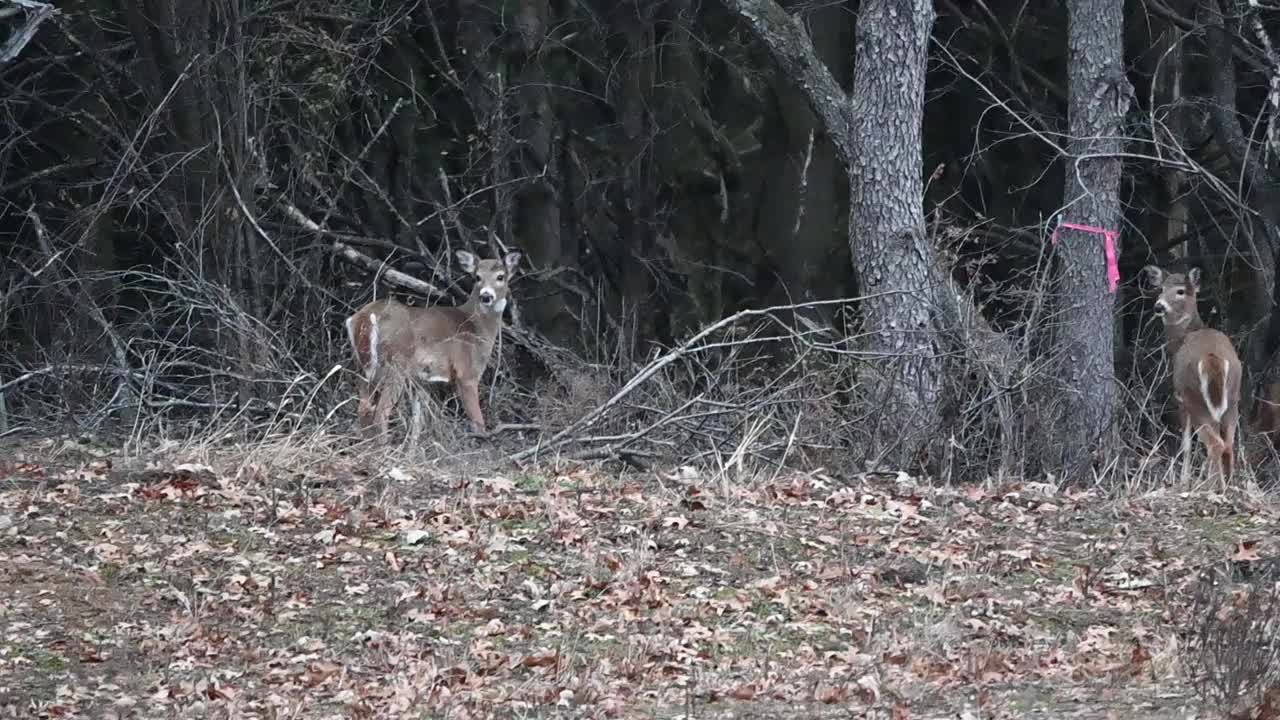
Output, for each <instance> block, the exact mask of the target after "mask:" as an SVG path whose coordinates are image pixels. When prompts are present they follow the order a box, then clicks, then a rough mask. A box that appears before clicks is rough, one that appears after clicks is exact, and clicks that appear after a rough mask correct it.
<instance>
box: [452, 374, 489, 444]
mask: <svg viewBox="0 0 1280 720" xmlns="http://www.w3.org/2000/svg"><path fill="white" fill-rule="evenodd" d="M458 396H459V397H461V398H462V408H463V409H464V410H466V411H467V417H468V418H470V419H471V429H472V431H473V432H475V433H476V434H477V435H483V434H484V433H485V427H484V413H482V412H480V381H479V380H469V379H468V380H462V379H459V380H458Z"/></svg>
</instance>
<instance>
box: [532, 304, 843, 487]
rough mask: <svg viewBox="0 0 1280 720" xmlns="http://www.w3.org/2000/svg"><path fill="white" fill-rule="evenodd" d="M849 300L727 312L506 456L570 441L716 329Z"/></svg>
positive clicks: (534, 451) (538, 450) (537, 451)
mask: <svg viewBox="0 0 1280 720" xmlns="http://www.w3.org/2000/svg"><path fill="white" fill-rule="evenodd" d="M851 302H854V299H852V298H841V299H837V300H818V301H814V302H806V303H792V304H790V305H774V306H772V307H767V308H759V309H751V310H742V311H740V312H737V313H734V314H733V315H730V316H729V317H727V318H724V319H722V320H719V321H717V322H715V323H712V324H711V325H708V326H707V327H705V328H703V329H702V330H700V331H698V332H697V333H696V334H695V335H693V336H692V337H690V338H689V339H688V340H686V341H684V342H683V343H681V344H680V346H679V347H677V348H675V349H673V350H671V351H670V352H668V353H667V354H665V355H663V356H661V357H659V358H658V359H656V360H654V361H653V362H651V363H649V364H648V365H646V366H645V367H644V368H642V369H641V370H640V371H639V372H637V373H636V374H635V375H634V376H632V378H631V379H630V380H628V381H627V384H625V385H623V386H622V388H621V389H620V390H618V392H616V393H614V394H613V396H612V397H610V398H609V399H608V400H606V401H605V402H604V403H602V404H601V405H599V406H597V407H596V408H595V409H594V410H592V411H591V412H589V413H587V414H586V415H583V416H582V417H580V418H578V419H577V420H575V421H574V422H572V423H570V424H569V425H568V426H567V427H565V428H564V429H563V430H560V431H559V432H557V433H556V434H555V435H552V436H551V439H550V440H548V441H547V443H546V444H542V443H539V444H537V445H534V446H533V447H530V448H526V449H524V450H521V451H520V452H518V453H515V454H513V455H509V456H508V459H509V460H511V461H513V462H520V461H521V460H525V459H527V458H529V457H532V456H534V455H537V454H538V453H539V452H542V451H543V450H553V449H555V448H558V447H561V446H563V445H565V444H567V443H569V442H572V441H573V437H572V436H573V434H574V433H576V432H577V431H578V430H580V429H582V428H584V427H588V426H590V425H591V424H593V423H594V422H595V421H596V420H599V419H600V417H601V416H603V415H604V414H605V413H606V412H608V411H609V409H610V408H612V407H613V406H615V405H617V404H618V403H619V402H621V401H622V400H623V398H625V397H627V396H628V395H630V394H631V393H632V392H633V391H635V390H636V389H637V388H639V387H640V386H641V385H643V384H644V383H645V382H646V381H648V380H649V379H650V378H652V377H653V376H654V375H656V374H658V372H659V371H660V370H662V369H663V368H665V367H666V366H668V365H670V364H671V363H673V362H675V361H676V360H679V359H680V358H681V357H683V356H685V355H687V354H688V353H689V352H690V351H691V349H693V348H694V346H695V345H697V344H698V343H699V342H701V341H702V340H703V339H704V338H706V337H708V336H709V335H711V334H712V333H715V332H716V331H718V330H721V329H723V328H725V327H728V326H730V325H733V324H734V323H737V322H738V321H739V320H742V319H743V318H749V317H758V316H768V315H773V314H774V313H778V312H784V311H788V310H798V309H801V308H813V307H822V306H825V305H847V304H849V303H851Z"/></svg>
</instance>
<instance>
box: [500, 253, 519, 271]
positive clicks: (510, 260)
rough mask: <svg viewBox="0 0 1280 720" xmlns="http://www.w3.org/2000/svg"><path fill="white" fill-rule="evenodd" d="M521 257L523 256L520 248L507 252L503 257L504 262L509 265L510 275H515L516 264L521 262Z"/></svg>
mask: <svg viewBox="0 0 1280 720" xmlns="http://www.w3.org/2000/svg"><path fill="white" fill-rule="evenodd" d="M521 257H523V256H522V255H521V254H520V251H519V250H512V251H511V252H509V253H507V255H506V257H504V258H502V262H503V263H504V264H505V265H506V266H507V274H508V275H515V273H516V266H518V265H519V264H520V258H521Z"/></svg>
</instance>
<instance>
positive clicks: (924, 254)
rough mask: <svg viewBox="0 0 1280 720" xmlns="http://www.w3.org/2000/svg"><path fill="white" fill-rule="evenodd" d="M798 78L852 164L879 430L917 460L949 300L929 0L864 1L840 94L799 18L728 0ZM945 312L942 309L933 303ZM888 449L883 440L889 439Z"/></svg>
mask: <svg viewBox="0 0 1280 720" xmlns="http://www.w3.org/2000/svg"><path fill="white" fill-rule="evenodd" d="M724 1H725V4H726V5H727V6H728V7H729V8H730V9H732V10H734V11H735V12H737V13H738V14H739V15H741V16H742V18H743V19H745V20H746V21H747V25H748V26H749V27H750V28H751V30H752V32H753V33H754V34H755V35H756V36H757V37H758V38H759V39H760V40H762V41H763V42H764V43H765V44H766V45H767V46H768V47H769V49H770V51H771V52H772V53H773V55H774V57H775V59H776V60H777V61H778V63H779V64H780V65H781V67H782V70H783V72H786V73H787V74H788V75H790V76H792V77H793V78H795V79H796V81H797V83H798V84H799V85H800V87H801V88H802V89H803V90H804V91H805V93H806V95H807V96H808V98H809V102H810V103H811V104H812V105H813V107H814V110H815V111H816V112H817V113H818V115H820V116H821V117H822V120H823V122H824V124H825V125H826V126H827V131H828V134H829V135H830V136H831V139H832V141H833V142H834V143H835V145H836V148H837V151H838V152H839V155H840V158H841V160H842V161H843V162H844V165H845V167H846V169H847V171H848V173H849V185H850V200H849V202H850V209H849V246H850V252H851V254H852V257H853V265H854V270H855V272H856V273H857V275H858V278H859V281H860V284H861V288H862V291H863V294H864V296H865V299H864V300H863V302H862V313H863V317H864V319H865V328H864V329H865V332H866V335H865V340H864V343H863V347H864V349H865V350H867V351H869V352H871V353H873V354H874V355H876V356H877V357H879V358H882V359H880V360H877V361H876V362H875V363H874V367H876V368H877V369H879V370H880V371H881V372H882V373H883V375H884V377H883V378H882V380H884V381H885V382H884V383H883V385H882V387H883V388H884V389H885V397H884V398H883V407H884V408H885V415H884V423H883V429H884V431H885V432H884V433H883V435H882V437H883V438H884V439H885V440H886V441H889V442H892V443H893V450H894V451H895V452H894V453H893V455H895V456H896V457H894V458H893V459H895V460H897V461H899V462H905V461H909V460H913V459H914V457H915V456H916V454H917V452H918V451H919V450H921V449H923V445H924V443H926V442H928V441H929V440H930V439H931V438H932V437H933V436H934V435H935V434H936V433H935V432H934V429H935V428H936V427H937V425H938V421H939V419H940V414H941V413H940V404H941V397H940V388H941V384H942V362H941V357H940V353H939V350H940V348H941V345H942V343H941V340H940V337H939V335H940V331H941V326H942V325H943V324H945V323H944V322H940V320H942V316H944V315H953V314H954V312H947V310H946V308H947V306H948V305H950V306H952V308H951V310H953V311H954V305H955V298H954V296H950V297H946V296H948V295H950V293H947V292H940V289H942V287H943V284H942V283H940V282H939V277H938V273H937V271H936V268H935V265H934V262H933V250H932V248H930V247H928V245H927V242H926V238H925V234H924V215H923V209H922V202H923V200H922V194H923V182H922V177H921V162H922V160H921V121H922V118H923V113H924V89H925V62H926V59H927V54H928V43H929V32H930V30H931V28H932V25H933V18H934V14H933V4H932V2H930V0H864V1H863V2H862V3H861V8H860V10H859V13H858V20H857V30H856V46H855V52H856V54H857V61H856V64H855V68H854V79H853V92H852V94H846V93H845V92H844V91H843V90H842V89H841V88H840V87H839V86H838V85H837V84H836V82H835V80H834V79H833V78H832V76H831V73H830V71H829V70H828V69H827V68H826V67H825V66H824V65H823V64H822V63H821V61H820V60H819V59H818V58H817V55H816V54H815V52H814V49H813V44H812V42H811V41H810V39H809V38H808V36H807V35H806V34H805V32H804V31H803V29H802V28H801V26H800V25H799V24H798V23H797V22H796V21H795V20H794V19H792V18H791V17H790V16H789V15H788V14H787V13H786V11H784V10H783V9H782V8H781V7H779V6H778V5H777V3H776V2H774V0H724ZM940 311H941V312H940ZM886 449H888V448H886Z"/></svg>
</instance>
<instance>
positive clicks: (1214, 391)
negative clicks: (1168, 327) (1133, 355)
mask: <svg viewBox="0 0 1280 720" xmlns="http://www.w3.org/2000/svg"><path fill="white" fill-rule="evenodd" d="M1240 378H1241V367H1240V358H1239V357H1238V356H1237V355H1236V351H1235V348H1234V347H1232V345H1231V339H1230V338H1228V337H1227V336H1226V335H1225V334H1223V333H1222V332H1220V331H1218V330H1214V329H1211V328H1200V329H1198V330H1194V331H1192V332H1190V333H1187V335H1186V336H1185V337H1184V338H1183V341H1182V344H1181V346H1180V347H1179V348H1178V351H1177V353H1176V354H1175V355H1174V357H1173V387H1174V391H1175V392H1176V393H1177V394H1178V398H1179V400H1180V402H1181V405H1182V407H1183V410H1184V412H1187V413H1188V414H1190V415H1191V417H1192V418H1208V417H1212V416H1216V415H1218V413H1216V412H1214V408H1211V407H1210V405H1211V404H1219V403H1220V405H1219V407H1218V409H1224V410H1225V412H1231V411H1232V410H1235V409H1236V408H1238V406H1239V399H1240ZM1219 392H1221V393H1222V397H1221V398H1216V396H1217V395H1218V393H1219ZM1219 419H1220V418H1219Z"/></svg>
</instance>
